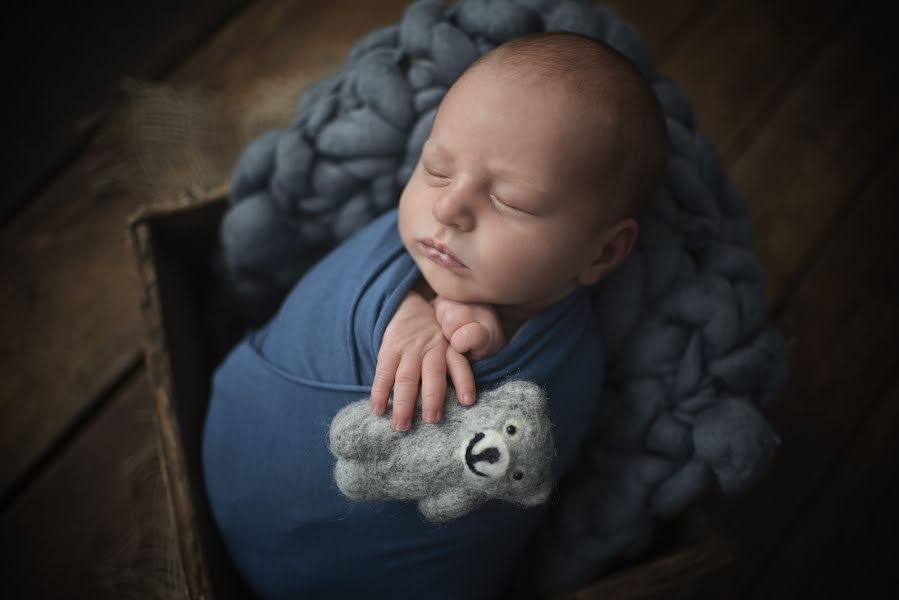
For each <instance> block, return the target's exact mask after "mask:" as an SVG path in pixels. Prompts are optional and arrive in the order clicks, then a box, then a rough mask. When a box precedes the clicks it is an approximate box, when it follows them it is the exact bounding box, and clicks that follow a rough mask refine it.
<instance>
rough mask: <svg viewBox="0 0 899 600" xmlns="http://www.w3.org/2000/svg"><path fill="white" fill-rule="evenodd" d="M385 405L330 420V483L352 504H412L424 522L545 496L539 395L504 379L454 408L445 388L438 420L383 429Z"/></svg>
mask: <svg viewBox="0 0 899 600" xmlns="http://www.w3.org/2000/svg"><path fill="white" fill-rule="evenodd" d="M390 412H391V407H390V406H388V409H387V411H386V412H385V413H384V414H383V415H375V414H373V413H372V411H371V409H370V408H369V402H368V400H361V401H359V402H353V403H352V404H349V405H347V406H345V407H344V408H343V409H342V410H341V411H340V412H339V413H337V415H336V416H335V417H334V420H333V421H332V422H331V430H330V444H329V445H330V449H331V452H332V453H333V454H334V456H336V457H337V466H336V467H335V468H334V478H335V479H336V481H337V486H338V488H340V491H341V492H343V494H344V495H346V496H348V497H349V498H351V499H353V500H418V508H419V510H420V511H421V513H422V514H423V515H424V516H425V518H427V519H428V520H431V521H446V520H449V519H454V518H456V517H460V516H462V515H464V514H466V513H468V512H469V511H471V510H473V509H474V508H476V507H477V506H478V505H479V504H481V503H482V502H485V501H486V500H489V499H492V498H493V499H498V500H506V501H508V502H513V503H516V504H520V505H523V506H537V505H539V504H542V503H543V502H545V501H546V500H547V498H548V497H549V493H550V490H551V488H552V477H551V467H552V460H553V456H554V452H555V450H554V447H553V439H552V424H551V423H550V420H549V415H548V412H547V407H546V396H545V394H544V393H543V390H542V389H541V388H540V387H539V386H537V385H536V384H534V383H531V382H529V381H508V382H506V383H504V384H503V385H501V386H499V387H498V388H496V389H494V390H491V391H488V392H484V393H481V394H480V395H479V396H478V400H477V402H476V403H475V404H474V405H473V406H470V407H466V406H461V405H460V404H459V402H458V401H457V400H456V395H455V392H454V391H453V389H452V388H451V387H450V388H449V389H448V390H447V396H446V403H445V405H444V418H443V419H442V420H441V422H440V423H438V424H436V425H430V424H426V423H424V422H423V421H422V420H421V396H420V395H419V398H418V403H417V406H416V416H417V417H418V418H417V419H414V420H413V425H412V428H411V429H410V430H409V431H405V432H400V431H396V430H395V429H394V428H393V426H392V425H391V417H390Z"/></svg>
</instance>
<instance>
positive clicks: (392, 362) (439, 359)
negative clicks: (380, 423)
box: [371, 290, 475, 431]
mask: <svg viewBox="0 0 899 600" xmlns="http://www.w3.org/2000/svg"><path fill="white" fill-rule="evenodd" d="M447 372H449V375H450V379H452V381H453V386H454V387H455V388H456V394H457V396H458V397H459V401H460V402H461V403H462V404H469V405H470V404H473V403H474V397H475V385H474V375H473V374H472V371H471V365H469V364H468V359H466V358H465V357H464V356H462V354H461V353H459V352H456V351H455V350H453V349H452V348H451V347H450V345H449V343H448V342H447V341H446V339H445V338H444V337H443V331H442V330H441V328H440V325H439V324H438V323H437V318H436V316H435V314H434V307H433V306H431V304H430V303H429V302H428V301H427V300H426V299H425V298H424V297H423V296H422V295H421V294H419V293H418V292H416V291H414V290H411V291H409V293H407V294H406V297H405V299H403V302H402V303H401V304H400V306H399V308H397V310H396V313H395V314H394V315H393V318H392V319H391V320H390V323H388V324H387V329H385V330H384V339H383V340H382V341H381V349H380V350H379V351H378V364H377V366H376V367H375V379H374V382H372V385H371V408H372V411H373V412H374V413H375V414H378V415H380V414H383V413H384V411H385V410H386V409H387V399H388V397H389V396H390V388H391V387H393V426H394V427H395V428H396V429H397V430H399V431H406V430H407V429H409V427H410V426H411V423H412V413H413V412H414V410H415V402H416V400H417V399H418V382H419V378H420V379H421V396H422V416H423V417H424V420H425V421H427V422H428V423H436V422H438V421H439V420H440V417H441V414H442V412H443V402H444V396H445V395H446V375H447Z"/></svg>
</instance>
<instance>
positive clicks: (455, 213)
mask: <svg viewBox="0 0 899 600" xmlns="http://www.w3.org/2000/svg"><path fill="white" fill-rule="evenodd" d="M454 185H455V184H454V183H451V184H449V185H448V186H446V187H445V188H444V189H442V190H441V192H440V195H439V196H438V197H437V200H436V201H435V202H434V206H433V207H432V208H431V214H432V215H433V216H434V218H435V219H437V220H438V221H439V222H440V223H442V224H444V225H448V226H451V227H457V228H458V229H460V230H462V231H471V230H472V229H473V228H474V216H475V215H474V206H473V204H472V195H471V192H470V191H468V190H466V189H465V188H464V186H461V185H455V187H454Z"/></svg>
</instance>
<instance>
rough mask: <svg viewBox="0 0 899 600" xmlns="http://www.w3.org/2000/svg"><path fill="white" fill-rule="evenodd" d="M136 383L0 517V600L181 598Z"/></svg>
mask: <svg viewBox="0 0 899 600" xmlns="http://www.w3.org/2000/svg"><path fill="white" fill-rule="evenodd" d="M152 402H153V401H152V398H151V394H150V389H149V386H148V383H147V380H146V377H145V376H144V375H143V373H142V372H141V374H140V375H138V376H136V377H134V378H133V379H132V380H130V381H128V382H127V383H126V384H125V385H124V386H123V387H122V389H121V390H120V392H119V393H118V394H117V397H116V398H115V401H114V402H112V403H111V404H110V406H109V407H108V409H107V410H105V411H104V412H103V413H102V414H101V415H100V416H99V418H98V419H97V421H96V422H95V423H94V426H93V427H91V428H90V429H89V430H87V431H86V432H85V433H84V434H83V435H82V436H80V437H79V438H78V440H77V441H76V442H74V443H73V444H72V445H71V447H70V448H69V450H68V452H66V454H65V455H64V456H63V457H62V458H61V459H60V460H59V461H57V462H56V463H55V464H53V465H52V466H51V467H50V468H48V469H46V470H45V471H44V472H43V473H42V474H41V476H40V478H39V479H38V480H37V481H36V482H35V484H34V485H33V486H31V487H30V488H29V489H28V490H27V492H26V493H25V494H24V495H23V496H21V497H20V498H19V499H18V500H17V502H16V503H15V504H13V505H12V506H11V507H10V509H9V510H7V511H6V512H5V513H4V514H3V515H2V517H0V557H2V560H0V578H2V580H3V588H4V589H3V594H4V597H6V598H72V597H79V598H97V599H98V600H99V599H101V598H109V599H113V598H115V599H121V598H134V599H137V598H141V599H147V600H154V599H159V600H162V599H163V598H172V597H174V595H175V593H176V592H179V591H180V590H182V589H183V586H184V584H183V578H182V576H181V573H180V566H179V562H178V560H177V558H178V557H177V548H176V546H175V544H174V530H173V524H172V522H171V518H170V512H169V509H168V504H167V501H166V495H165V489H164V487H163V484H162V477H161V471H160V469H159V461H158V455H157V435H156V424H155V420H154V411H153V404H152Z"/></svg>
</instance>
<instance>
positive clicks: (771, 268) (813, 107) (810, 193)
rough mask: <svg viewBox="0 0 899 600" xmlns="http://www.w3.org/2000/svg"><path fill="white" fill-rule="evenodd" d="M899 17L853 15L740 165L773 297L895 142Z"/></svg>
mask: <svg viewBox="0 0 899 600" xmlns="http://www.w3.org/2000/svg"><path fill="white" fill-rule="evenodd" d="M897 16H899V9H897V5H896V4H894V3H890V4H887V3H880V4H873V5H869V6H868V8H867V9H866V10H860V11H858V12H857V13H856V14H854V15H853V17H852V19H850V20H849V22H848V23H846V25H845V26H844V27H843V28H842V29H841V31H840V32H839V33H838V34H837V35H835V36H834V38H833V39H832V40H831V41H830V42H829V43H828V45H827V48H826V49H825V51H824V52H822V54H821V55H820V57H819V58H818V60H817V61H816V62H815V64H814V65H813V66H812V67H811V68H810V70H809V71H808V73H806V74H804V75H803V76H802V77H800V78H797V83H796V85H795V87H794V88H793V89H792V90H791V91H790V92H789V94H787V96H786V98H785V100H784V102H783V104H782V105H781V106H780V107H778V109H777V110H776V111H775V112H774V113H773V114H772V115H771V117H770V119H769V120H768V121H767V122H766V123H765V124H764V126H762V127H760V129H759V131H758V132H757V133H756V135H755V139H754V140H753V142H752V144H751V145H750V146H749V147H748V148H747V150H746V152H744V153H743V154H741V155H740V156H739V157H738V158H737V159H736V160H735V162H734V163H733V166H732V168H731V173H732V176H733V179H734V182H735V183H736V185H737V187H738V188H739V189H740V190H741V191H742V192H743V193H744V195H745V197H746V200H747V205H748V208H749V215H750V218H751V221H752V223H753V226H754V227H755V230H756V240H755V242H756V243H755V247H756V251H757V252H758V254H759V256H760V258H761V260H762V261H763V263H764V265H765V268H766V271H767V275H768V289H767V291H768V300H769V304H771V303H773V302H775V301H776V300H777V299H779V298H780V297H781V295H782V293H783V291H784V286H785V285H786V284H787V282H788V281H789V280H790V279H791V278H792V277H793V276H795V274H796V272H797V271H798V270H799V269H800V268H801V265H802V263H803V261H804V260H805V259H806V257H807V256H808V255H809V254H810V253H811V252H812V251H813V249H814V247H815V244H817V243H820V240H821V239H822V237H823V236H824V235H825V232H826V231H827V230H828V227H830V226H831V225H832V224H833V223H835V219H836V218H837V217H838V215H839V213H840V210H841V207H843V206H845V205H846V203H847V201H851V197H852V195H853V194H855V193H856V192H857V191H858V189H859V188H860V187H861V186H863V185H864V183H865V182H866V181H867V180H868V179H869V178H870V177H871V175H872V172H873V171H874V170H876V169H878V168H880V166H881V165H880V163H881V162H882V160H883V158H884V156H885V153H886V152H888V150H889V147H890V145H891V144H892V143H893V142H894V136H895V132H896V130H897V127H899V111H897V110H896V106H897V105H899V68H897V65H896V62H895V61H893V60H891V58H890V56H891V54H890V52H889V47H888V45H889V41H888V40H889V39H890V37H889V32H888V28H889V27H890V24H891V23H893V22H895V19H896V17H897Z"/></svg>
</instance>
